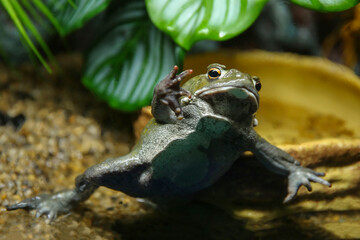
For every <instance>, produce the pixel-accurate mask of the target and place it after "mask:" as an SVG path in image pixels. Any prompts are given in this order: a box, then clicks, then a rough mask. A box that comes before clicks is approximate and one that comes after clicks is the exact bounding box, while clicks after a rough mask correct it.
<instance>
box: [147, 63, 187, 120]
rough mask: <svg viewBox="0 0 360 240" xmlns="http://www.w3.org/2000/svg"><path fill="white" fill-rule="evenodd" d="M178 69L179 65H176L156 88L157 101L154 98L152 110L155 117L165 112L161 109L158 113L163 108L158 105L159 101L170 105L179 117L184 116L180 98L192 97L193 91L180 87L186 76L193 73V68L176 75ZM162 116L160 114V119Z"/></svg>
mask: <svg viewBox="0 0 360 240" xmlns="http://www.w3.org/2000/svg"><path fill="white" fill-rule="evenodd" d="M178 69H179V68H178V66H174V68H173V70H172V71H171V72H170V73H169V75H167V76H166V77H165V78H164V79H163V80H162V81H161V82H159V83H158V85H156V87H155V89H154V100H155V101H154V100H153V104H152V107H153V109H152V112H153V115H154V116H155V118H157V115H159V114H160V115H161V114H164V113H162V111H161V110H159V114H157V112H156V111H157V109H161V107H159V106H158V105H159V104H158V102H160V104H162V105H165V106H169V107H170V109H171V110H172V111H173V112H174V113H175V115H176V117H177V118H178V119H182V118H183V114H182V109H181V106H180V103H179V98H180V97H182V96H187V97H191V93H190V92H189V91H187V90H185V89H183V88H180V82H181V81H182V80H183V79H184V78H185V77H186V76H188V75H189V74H191V73H192V70H190V69H189V70H185V71H183V72H181V73H180V74H179V75H176V72H177V71H178ZM161 117H162V116H160V119H161Z"/></svg>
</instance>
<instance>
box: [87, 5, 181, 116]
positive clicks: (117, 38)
mask: <svg viewBox="0 0 360 240" xmlns="http://www.w3.org/2000/svg"><path fill="white" fill-rule="evenodd" d="M101 26H102V31H101V32H99V34H98V36H99V39H98V41H97V42H96V43H95V44H94V45H93V47H92V48H91V49H90V51H89V53H88V55H87V56H86V62H85V72H84V77H83V82H84V84H85V85H86V86H87V87H88V88H90V89H91V90H92V91H94V92H95V93H96V94H97V95H99V96H100V97H101V98H103V99H105V100H106V101H107V102H108V103H109V104H110V105H111V106H112V107H114V108H118V109H122V110H126V111H132V110H136V109H138V108H140V107H142V106H144V105H147V104H149V103H150V100H151V98H152V93H153V88H154V86H155V85H156V83H157V82H158V81H159V80H161V79H162V78H163V77H164V76H165V75H167V74H168V72H169V71H170V69H171V68H172V67H173V66H174V64H178V65H181V64H182V62H183V58H184V54H185V52H184V50H182V49H181V48H180V47H179V46H177V45H176V44H175V43H174V42H173V41H172V40H171V38H169V37H168V36H167V35H165V34H164V33H162V32H161V31H159V30H158V29H157V28H156V27H155V26H154V25H153V24H152V23H151V21H150V19H149V18H148V16H147V13H146V9H145V4H144V3H143V2H142V1H132V2H131V3H128V4H126V5H123V6H122V7H121V8H114V10H113V11H107V12H106V18H105V19H104V23H103V24H101Z"/></svg>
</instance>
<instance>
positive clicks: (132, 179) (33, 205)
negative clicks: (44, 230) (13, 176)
mask: <svg viewBox="0 0 360 240" xmlns="http://www.w3.org/2000/svg"><path fill="white" fill-rule="evenodd" d="M143 170H144V169H143V165H141V164H140V161H139V160H138V159H137V158H135V157H129V155H126V156H123V157H119V158H112V159H107V160H105V161H104V162H102V163H100V164H97V165H94V166H92V167H90V168H89V169H87V170H86V171H85V172H84V174H82V175H80V176H78V177H77V178H76V181H75V188H73V189H68V190H63V191H60V192H57V193H54V194H42V195H38V196H35V197H32V198H28V199H25V200H24V201H22V202H19V203H16V204H14V205H10V206H7V210H16V209H27V210H32V209H35V210H36V216H37V217H39V216H41V215H47V217H48V218H49V219H50V220H54V219H55V218H56V217H57V216H58V214H60V213H67V212H69V211H70V210H71V209H72V208H73V207H74V206H76V205H77V204H78V203H79V202H82V201H85V200H87V199H88V198H89V197H90V196H91V194H92V193H93V192H94V191H95V190H96V189H97V188H98V187H99V186H105V187H109V188H112V189H115V190H121V191H124V192H127V190H128V189H130V190H131V191H130V192H132V193H138V194H140V193H141V189H140V188H139V185H140V184H139V183H138V182H139V179H138V178H137V176H139V174H140V173H141V171H143ZM140 195H141V194H140Z"/></svg>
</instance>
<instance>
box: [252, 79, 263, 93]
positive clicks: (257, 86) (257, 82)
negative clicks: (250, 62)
mask: <svg viewBox="0 0 360 240" xmlns="http://www.w3.org/2000/svg"><path fill="white" fill-rule="evenodd" d="M252 79H253V81H254V83H255V89H256V90H257V91H260V89H261V82H260V78H259V77H256V76H253V77H252Z"/></svg>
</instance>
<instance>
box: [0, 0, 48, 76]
mask: <svg viewBox="0 0 360 240" xmlns="http://www.w3.org/2000/svg"><path fill="white" fill-rule="evenodd" d="M1 3H2V6H3V7H4V8H5V10H6V11H7V13H8V14H9V16H10V18H11V19H12V20H13V22H14V24H15V26H16V27H17V29H18V30H19V32H20V34H21V36H22V37H23V39H24V41H25V42H26V44H27V45H28V46H29V47H30V49H31V50H32V51H33V52H34V54H35V55H36V56H37V58H38V59H39V61H40V62H41V63H42V64H43V66H44V67H45V68H46V70H47V71H48V72H51V69H50V67H49V65H48V64H47V62H46V61H45V59H44V58H43V56H42V55H41V54H40V52H39V50H38V49H37V47H36V46H35V44H34V42H33V40H32V39H31V37H30V36H29V34H28V33H27V30H28V31H29V32H31V34H32V35H33V36H34V37H35V39H36V40H37V42H38V44H39V45H40V46H41V48H42V49H43V50H44V52H45V53H46V54H47V56H48V57H49V58H53V57H52V54H51V51H50V50H49V48H48V46H47V44H46V43H45V41H44V39H43V38H42V36H41V35H40V34H39V32H38V30H37V29H36V27H35V26H34V25H33V23H32V21H31V20H30V18H29V17H28V15H27V14H26V12H25V10H24V9H23V7H22V6H21V5H20V3H19V2H18V0H1Z"/></svg>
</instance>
